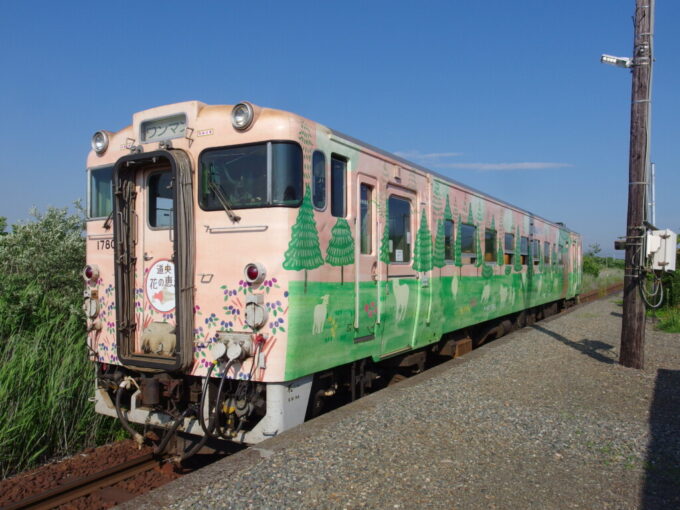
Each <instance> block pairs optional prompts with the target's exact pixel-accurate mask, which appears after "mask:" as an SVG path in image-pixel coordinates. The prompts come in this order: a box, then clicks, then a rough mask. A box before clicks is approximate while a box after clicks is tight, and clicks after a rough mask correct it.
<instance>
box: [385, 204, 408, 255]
mask: <svg viewBox="0 0 680 510" xmlns="http://www.w3.org/2000/svg"><path fill="white" fill-rule="evenodd" d="M388 208H389V218H388V221H389V223H388V227H387V228H388V231H389V251H390V262H410V261H411V203H410V202H409V201H408V200H406V199H404V198H399V197H394V196H392V197H390V198H389V201H388Z"/></svg>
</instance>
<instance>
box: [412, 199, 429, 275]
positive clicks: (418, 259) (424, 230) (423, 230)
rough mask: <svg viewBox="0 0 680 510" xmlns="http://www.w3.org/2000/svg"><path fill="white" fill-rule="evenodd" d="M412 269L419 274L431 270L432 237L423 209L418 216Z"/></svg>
mask: <svg viewBox="0 0 680 510" xmlns="http://www.w3.org/2000/svg"><path fill="white" fill-rule="evenodd" d="M413 269H414V270H416V271H418V272H419V273H424V272H425V271H429V270H430V269H432V235H431V234H430V229H429V228H428V226H427V218H426V217H425V209H423V212H422V213H421V215H420V228H418V234H417V236H416V247H415V250H414V253H413Z"/></svg>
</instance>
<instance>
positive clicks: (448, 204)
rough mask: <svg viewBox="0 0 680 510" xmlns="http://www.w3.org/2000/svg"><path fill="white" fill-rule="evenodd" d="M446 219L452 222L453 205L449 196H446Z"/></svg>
mask: <svg viewBox="0 0 680 510" xmlns="http://www.w3.org/2000/svg"><path fill="white" fill-rule="evenodd" d="M444 219H445V220H449V221H450V220H452V219H453V215H452V214H451V204H450V202H449V195H446V207H444Z"/></svg>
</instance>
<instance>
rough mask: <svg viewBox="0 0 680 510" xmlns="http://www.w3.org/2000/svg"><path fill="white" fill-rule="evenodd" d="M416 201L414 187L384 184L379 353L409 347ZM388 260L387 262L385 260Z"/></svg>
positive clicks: (414, 283)
mask: <svg viewBox="0 0 680 510" xmlns="http://www.w3.org/2000/svg"><path fill="white" fill-rule="evenodd" d="M417 205H418V202H417V200H416V194H415V193H414V192H413V191H410V190H406V189H404V188H401V187H398V186H388V188H387V211H386V212H387V219H386V221H385V227H384V228H386V229H387V235H385V233H384V232H383V233H382V234H383V236H382V239H381V242H380V260H381V263H380V265H381V266H382V267H384V271H385V272H384V275H382V274H381V278H380V279H381V282H380V284H381V285H383V286H384V291H383V292H381V301H380V321H381V323H382V328H381V356H382V357H389V356H391V355H394V354H398V353H400V352H403V351H406V350H408V349H410V348H411V341H412V338H413V330H414V328H415V325H416V320H417V314H416V313H415V312H414V307H415V305H416V303H417V300H418V294H419V292H418V284H419V281H418V279H417V277H418V274H417V273H416V271H415V270H414V269H413V245H414V240H415V232H416V229H415V225H416V223H415V216H416V212H417ZM386 260H389V262H388V263H385V262H384V261H386Z"/></svg>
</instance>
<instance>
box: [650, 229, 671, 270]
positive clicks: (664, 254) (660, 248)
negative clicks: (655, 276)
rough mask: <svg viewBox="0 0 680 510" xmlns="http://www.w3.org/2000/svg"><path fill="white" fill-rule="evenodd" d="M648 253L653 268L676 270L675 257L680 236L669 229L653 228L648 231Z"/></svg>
mask: <svg viewBox="0 0 680 510" xmlns="http://www.w3.org/2000/svg"><path fill="white" fill-rule="evenodd" d="M645 245H646V247H647V248H646V253H645V255H646V256H647V258H648V259H650V258H651V262H652V269H654V270H660V271H675V257H676V251H677V245H678V236H677V234H676V233H675V232H673V231H672V230H669V229H665V230H652V231H649V232H647V238H646V243H645Z"/></svg>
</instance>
